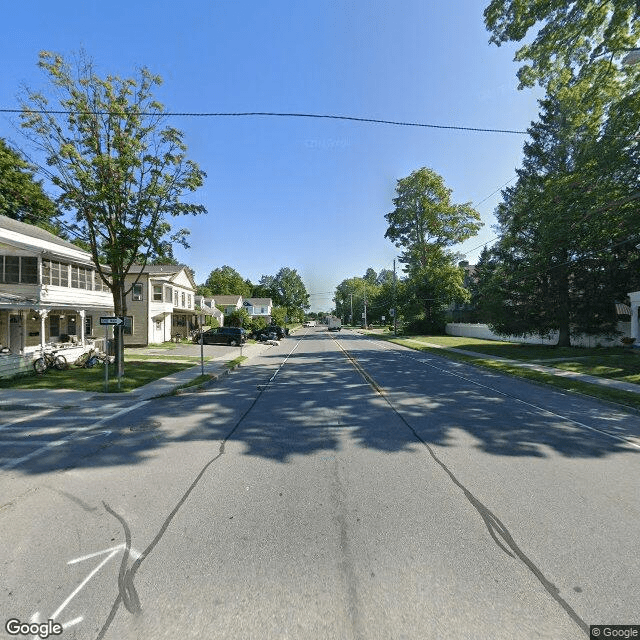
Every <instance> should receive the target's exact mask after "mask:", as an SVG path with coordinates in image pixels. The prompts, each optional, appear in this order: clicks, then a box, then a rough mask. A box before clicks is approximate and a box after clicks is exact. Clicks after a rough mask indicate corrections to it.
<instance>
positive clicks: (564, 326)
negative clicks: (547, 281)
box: [556, 252, 571, 347]
mask: <svg viewBox="0 0 640 640" xmlns="http://www.w3.org/2000/svg"><path fill="white" fill-rule="evenodd" d="M564 258H565V259H566V258H567V253H566V252H565V255H564ZM570 305H571V302H570V300H569V271H568V269H567V268H566V267H561V268H560V273H559V277H558V315H557V320H558V344H557V345H556V346H558V347H570V346H571V313H570Z"/></svg>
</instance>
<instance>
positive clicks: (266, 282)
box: [253, 267, 309, 320]
mask: <svg viewBox="0 0 640 640" xmlns="http://www.w3.org/2000/svg"><path fill="white" fill-rule="evenodd" d="M253 291H254V293H253V295H255V296H260V297H265V298H271V299H272V300H273V303H274V305H277V306H279V307H283V308H285V309H286V310H287V311H286V313H287V316H288V317H289V318H291V319H293V318H295V319H296V320H302V319H304V311H305V310H306V309H308V308H309V294H308V293H307V289H306V287H305V285H304V282H303V281H302V278H301V277H300V275H299V274H298V272H297V271H296V270H295V269H291V268H290V267H282V268H281V269H280V270H279V271H278V273H276V274H275V275H273V276H268V275H267V276H262V278H260V282H259V283H258V285H257V286H256V287H254V290H253Z"/></svg>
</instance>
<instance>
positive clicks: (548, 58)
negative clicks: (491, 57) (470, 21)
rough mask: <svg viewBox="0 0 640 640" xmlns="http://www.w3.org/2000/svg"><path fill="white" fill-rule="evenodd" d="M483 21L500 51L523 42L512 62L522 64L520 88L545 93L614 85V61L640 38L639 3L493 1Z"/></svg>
mask: <svg viewBox="0 0 640 640" xmlns="http://www.w3.org/2000/svg"><path fill="white" fill-rule="evenodd" d="M484 19H485V24H486V27H487V29H488V30H489V31H490V32H491V38H490V42H492V43H494V44H496V45H498V46H500V45H501V44H503V43H505V42H521V41H523V40H525V39H527V44H524V45H523V46H521V47H520V49H518V52H517V53H516V57H515V59H516V60H517V61H518V62H523V63H525V64H523V65H522V66H521V67H520V69H519V71H518V79H519V80H520V88H522V87H531V86H533V85H534V84H536V83H538V84H540V85H541V86H544V87H545V88H546V90H547V93H548V94H555V93H557V92H558V91H559V90H561V89H562V88H563V87H567V86H569V85H570V84H573V85H574V86H581V87H582V89H583V90H584V91H588V90H590V89H591V88H593V87H596V86H597V85H602V84H603V83H604V82H609V81H610V80H611V81H614V82H615V73H613V72H614V71H615V67H614V62H619V61H620V59H621V58H622V57H623V56H624V55H625V54H626V52H627V51H628V50H629V49H632V48H635V47H636V46H637V42H638V40H639V39H640V3H638V2H637V0H601V1H598V2H595V1H593V0H573V1H571V0H570V1H568V2H567V0H548V1H546V2H540V1H538V0H491V2H490V3H489V5H488V6H487V8H486V9H485V11H484Z"/></svg>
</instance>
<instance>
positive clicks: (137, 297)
mask: <svg viewBox="0 0 640 640" xmlns="http://www.w3.org/2000/svg"><path fill="white" fill-rule="evenodd" d="M131 297H132V299H133V301H134V302H140V301H141V300H142V282H136V284H134V285H133V289H131Z"/></svg>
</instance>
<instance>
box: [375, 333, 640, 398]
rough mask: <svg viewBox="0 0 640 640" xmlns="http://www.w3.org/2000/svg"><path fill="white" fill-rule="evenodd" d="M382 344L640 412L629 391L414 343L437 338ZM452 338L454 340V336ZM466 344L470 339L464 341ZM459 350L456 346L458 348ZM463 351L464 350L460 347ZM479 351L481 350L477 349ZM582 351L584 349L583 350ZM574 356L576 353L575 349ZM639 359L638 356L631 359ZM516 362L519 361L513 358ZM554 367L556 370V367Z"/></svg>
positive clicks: (393, 340) (394, 340)
mask: <svg viewBox="0 0 640 640" xmlns="http://www.w3.org/2000/svg"><path fill="white" fill-rule="evenodd" d="M376 337H377V338H379V339H382V340H388V341H389V342H394V343H396V344H400V345H402V346H405V347H409V348H410V349H415V350H416V351H426V352H429V353H433V354H434V355H437V356H440V357H442V358H447V359H449V360H455V361H456V362H466V363H468V364H472V365H474V366H477V367H481V368H483V369H489V370H491V371H499V372H500V373H504V374H506V375H510V376H513V377H515V378H523V379H525V380H530V381H532V382H537V383H540V384H545V385H549V386H552V387H557V388H559V389H562V390H564V391H570V392H573V393H579V394H582V395H586V396H590V397H592V398H598V399H600V400H605V401H607V402H613V403H615V404H620V405H624V406H626V407H631V408H633V409H636V410H640V394H636V393H631V392H628V391H621V390H619V389H612V388H610V387H601V386H599V385H595V384H590V383H588V382H582V381H580V380H572V379H570V378H562V377H558V376H555V375H553V374H551V373H543V372H540V371H533V370H531V369H523V368H521V367H518V366H516V365H512V364H509V363H506V362H500V361H498V360H491V359H488V358H479V357H474V356H468V355H464V354H461V353H456V352H455V351H449V350H447V349H438V348H434V347H429V346H427V345H426V344H425V345H424V346H423V345H419V344H416V342H415V341H414V340H416V339H417V338H421V341H422V340H424V341H425V342H427V341H428V342H433V343H434V344H436V343H435V337H434V338H433V339H432V338H431V337H425V336H418V337H417V338H414V337H411V341H410V340H407V339H406V338H404V339H403V338H394V337H393V336H386V335H377V336H376ZM442 337H448V336H437V338H442ZM452 337H453V336H452ZM465 340H467V339H465ZM456 346H457V345H456ZM511 346H512V347H514V348H515V349H517V348H518V345H513V344H512V345H511ZM459 348H462V347H459ZM475 350H476V351H479V350H478V349H475ZM580 351H582V349H580ZM574 352H575V349H574ZM501 357H505V358H509V357H511V356H509V355H501ZM631 357H637V356H635V355H634V356H631ZM513 359H514V360H515V359H517V358H513ZM553 366H554V367H555V366H557V365H556V364H555V363H554V364H553ZM584 373H589V371H584ZM589 375H597V374H596V373H589Z"/></svg>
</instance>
